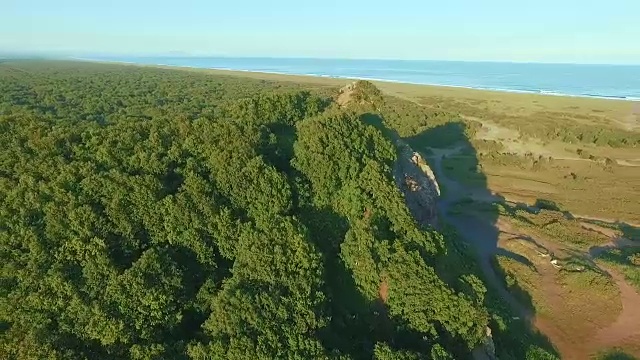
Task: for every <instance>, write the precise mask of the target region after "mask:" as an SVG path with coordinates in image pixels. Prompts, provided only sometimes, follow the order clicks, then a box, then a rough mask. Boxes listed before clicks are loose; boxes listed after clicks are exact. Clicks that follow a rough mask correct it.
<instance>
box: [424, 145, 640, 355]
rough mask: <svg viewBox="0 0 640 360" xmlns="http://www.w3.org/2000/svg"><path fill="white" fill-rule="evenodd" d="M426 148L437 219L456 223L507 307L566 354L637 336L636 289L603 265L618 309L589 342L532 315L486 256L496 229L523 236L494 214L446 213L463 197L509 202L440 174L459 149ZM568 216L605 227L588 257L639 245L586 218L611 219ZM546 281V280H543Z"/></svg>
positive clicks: (492, 251) (549, 245)
mask: <svg viewBox="0 0 640 360" xmlns="http://www.w3.org/2000/svg"><path fill="white" fill-rule="evenodd" d="M430 150H431V151H432V154H433V155H432V156H430V157H429V160H430V161H429V162H430V164H429V165H430V166H431V167H432V169H433V171H434V172H435V175H436V177H437V181H438V183H440V184H441V185H442V186H443V187H444V188H445V189H446V191H445V193H444V194H443V197H441V198H440V199H439V200H438V210H439V213H440V214H441V216H442V218H443V219H445V220H446V221H447V222H448V223H450V224H451V225H453V226H455V227H456V230H457V231H458V233H459V234H460V235H461V236H462V238H464V239H465V240H466V241H467V242H469V243H470V244H471V245H473V246H474V247H475V248H476V251H477V253H478V256H479V265H480V267H481V269H482V271H483V273H484V275H485V278H486V279H487V281H488V282H489V285H491V286H492V287H493V288H494V289H495V290H496V291H497V292H498V294H499V296H500V297H501V298H503V299H504V300H505V301H506V302H507V303H508V304H509V305H510V306H511V307H512V309H513V310H514V311H516V313H518V314H519V315H520V316H521V317H523V318H524V319H526V320H527V321H531V323H532V324H533V325H534V326H535V327H536V328H537V329H538V330H540V331H541V332H543V333H544V334H547V335H548V336H549V337H550V338H553V339H554V344H555V346H557V348H558V350H559V351H560V353H561V354H562V355H563V356H564V357H565V358H568V359H584V358H588V356H589V355H590V354H592V353H593V352H594V351H597V350H600V349H603V348H610V347H614V346H619V345H622V344H624V342H625V341H626V340H628V339H630V338H633V337H634V336H640V294H638V292H636V291H635V289H634V288H633V287H632V286H631V285H629V283H627V282H626V281H625V279H624V277H623V276H622V275H621V274H619V273H617V272H616V271H615V270H614V269H609V268H604V270H605V271H607V272H608V273H609V274H610V275H611V277H612V280H613V281H614V282H615V283H616V285H617V286H618V288H619V289H620V299H621V302H622V311H621V312H620V314H619V315H618V317H617V319H616V320H615V321H614V322H613V323H611V324H610V325H608V326H607V327H605V328H602V329H601V330H599V331H598V333H597V334H596V335H595V336H594V338H593V339H592V340H591V341H589V343H588V344H584V346H579V345H578V344H575V343H574V342H572V341H571V339H570V338H567V336H569V334H564V333H562V332H561V331H560V329H559V328H558V327H557V326H555V325H554V323H553V321H552V320H550V319H545V318H544V317H540V316H535V315H534V313H533V311H532V310H530V309H528V308H526V307H525V306H523V305H522V304H520V303H519V302H518V301H517V299H516V298H515V297H514V296H513V295H512V294H511V293H510V292H509V291H508V289H507V288H506V287H505V285H504V284H503V282H502V281H501V280H500V278H499V276H498V275H497V274H496V272H495V270H494V269H493V266H492V265H491V261H492V259H493V258H494V256H495V255H496V254H497V253H498V251H499V250H500V249H499V247H498V237H499V235H500V233H506V234H510V235H513V236H526V235H524V234H519V232H518V231H515V230H514V229H513V228H512V227H511V226H510V225H509V224H507V223H505V222H501V221H499V220H498V219H495V220H496V221H495V224H494V223H492V222H491V221H490V220H489V221H487V220H486V219H480V218H478V217H475V216H464V215H456V216H452V215H450V214H449V213H448V210H449V208H450V206H451V205H452V204H454V203H455V202H456V201H459V200H461V199H463V198H465V197H471V198H472V199H474V200H475V201H481V202H509V200H508V199H505V198H503V197H501V196H498V195H496V194H493V193H491V191H490V190H488V189H484V190H482V189H481V190H474V191H470V190H469V189H468V188H465V187H464V186H463V185H461V184H460V183H458V182H457V181H455V180H453V179H450V178H448V177H447V176H445V173H444V171H443V169H442V158H443V156H451V155H456V154H458V153H459V152H460V150H461V149H460V148H450V149H430ZM571 216H573V217H574V218H575V219H577V220H579V221H583V223H582V225H583V227H585V228H588V229H590V230H593V231H599V232H604V233H606V234H607V235H608V236H610V237H611V239H612V242H611V243H610V244H607V245H605V246H602V247H598V249H593V251H591V250H590V251H589V254H585V255H586V256H587V257H589V258H591V259H594V258H595V257H596V256H597V255H598V254H599V253H600V252H602V251H605V250H607V249H610V248H612V247H620V246H633V245H635V246H637V245H638V244H637V243H634V242H632V241H630V240H628V239H625V238H620V237H618V233H616V232H615V231H613V230H610V229H606V228H604V227H600V226H596V225H593V224H590V223H588V221H594V220H597V221H601V222H606V223H609V224H616V223H617V221H616V220H611V219H602V218H594V217H587V216H574V215H571ZM634 226H635V225H634ZM539 240H540V239H536V242H538V243H539V244H540V245H541V246H543V247H545V248H546V249H548V250H550V251H552V252H557V251H561V249H559V248H558V247H557V244H555V243H553V242H550V241H542V242H540V241H539ZM549 279H550V278H549ZM546 281H550V280H548V279H547V280H546ZM541 286H543V287H544V288H545V289H548V290H551V289H553V288H554V287H555V284H541ZM556 295H557V296H555V297H558V298H559V297H560V295H558V294H556ZM555 301H562V299H555Z"/></svg>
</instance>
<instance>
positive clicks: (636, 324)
mask: <svg viewBox="0 0 640 360" xmlns="http://www.w3.org/2000/svg"><path fill="white" fill-rule="evenodd" d="M602 268H603V269H604V270H606V271H607V272H608V273H609V275H611V278H612V279H613V280H614V281H615V283H616V285H618V288H619V289H620V300H621V301H622V311H621V312H620V315H618V319H617V320H616V321H615V322H614V323H613V324H611V325H609V326H608V327H606V328H604V329H602V330H600V332H598V334H597V335H596V337H595V339H594V340H595V345H594V347H595V348H603V347H614V346H617V345H620V344H622V343H623V342H624V340H625V339H628V338H630V337H633V336H636V335H640V294H639V293H638V292H637V291H636V289H635V288H633V287H632V286H631V285H629V283H628V282H627V281H626V280H625V279H624V276H622V275H621V274H620V273H618V272H617V271H615V270H613V269H610V268H608V267H602Z"/></svg>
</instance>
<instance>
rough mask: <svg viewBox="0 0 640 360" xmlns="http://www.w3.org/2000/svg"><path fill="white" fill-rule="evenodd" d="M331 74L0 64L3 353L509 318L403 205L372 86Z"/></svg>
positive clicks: (238, 351) (392, 347)
mask: <svg viewBox="0 0 640 360" xmlns="http://www.w3.org/2000/svg"><path fill="white" fill-rule="evenodd" d="M332 91H333V90H332V89H325V88H310V89H301V88H299V86H298V85H295V84H284V83H270V82H265V81H253V80H238V79H235V78H231V77H229V78H227V77H221V76H209V75H206V74H196V73H189V72H182V71H174V70H162V69H151V68H147V69H143V68H137V67H127V66H114V65H97V64H82V63H65V62H14V63H11V62H7V63H3V64H0V143H1V144H2V151H1V152H0V264H1V265H0V266H1V268H0V269H1V270H0V284H1V288H0V300H1V302H0V331H1V337H0V357H2V358H7V359H13V358H15V359H45V358H59V359H78V358H86V359H99V358H132V359H158V358H172V359H176V358H194V359H209V358H212V359H213V358H215V359H275V358H278V359H280V358H298V359H301V358H304V359H309V358H344V359H351V358H353V359H359V358H372V357H375V358H377V359H418V358H433V359H452V358H455V359H460V358H466V357H469V356H470V353H471V351H472V349H474V348H476V347H478V346H480V345H482V343H483V341H485V329H486V326H487V325H488V324H494V323H496V321H497V322H498V324H499V326H498V327H499V328H500V330H499V332H504V333H509V329H507V328H506V326H507V325H506V324H507V323H508V320H504V319H508V317H507V316H503V317H501V316H502V315H500V314H499V313H495V312H493V311H491V313H490V311H489V310H488V308H487V306H488V305H487V304H488V303H489V302H493V301H494V300H491V297H490V296H485V295H486V289H485V287H484V285H483V282H482V281H481V279H480V278H478V276H476V275H474V273H476V271H475V268H474V267H473V265H472V261H470V258H469V257H468V256H467V255H466V254H465V251H464V250H463V249H461V248H458V247H456V245H455V244H452V243H451V239H452V238H451V237H447V238H445V237H443V236H442V235H441V234H440V233H438V232H436V231H434V230H433V229H425V228H422V227H420V226H419V225H418V224H416V222H415V221H414V220H413V218H412V217H411V215H410V214H409V212H408V210H407V209H406V207H405V205H404V201H403V198H402V195H401V193H400V192H399V191H398V190H397V189H396V188H395V185H394V181H393V179H392V175H391V173H392V172H391V167H392V166H393V163H394V160H395V157H396V151H395V147H394V144H393V142H392V141H391V140H390V139H389V136H388V135H387V134H385V132H383V131H381V130H380V129H379V128H377V127H376V126H373V125H370V124H368V123H367V122H365V121H361V120H362V118H363V117H364V116H365V114H364V113H363V112H364V111H365V110H364V108H365V107H366V106H367V104H370V103H371V102H379V103H380V104H382V103H384V101H383V100H382V98H381V95H380V94H378V93H376V92H375V91H373V90H371V89H368V88H367V87H364V90H363V91H364V92H363V93H362V94H360V95H359V96H360V97H359V100H366V101H363V102H362V104H361V105H362V106H359V107H355V108H354V109H353V110H346V109H342V108H339V107H338V106H337V105H336V104H334V103H333V101H332V98H331V94H332ZM390 104H391V105H390ZM392 104H393V103H387V104H384V105H380V106H379V107H376V106H374V107H372V108H374V109H375V108H378V109H382V110H383V113H378V114H376V115H375V116H380V117H383V118H384V117H385V114H386V117H388V118H389V120H387V122H390V123H393V121H394V119H396V118H397V117H398V116H402V114H401V110H397V109H399V108H397V107H394V106H393V105H392ZM390 108H393V109H396V110H395V111H390V110H389V109H390ZM385 109H386V110H385ZM400 109H401V108H400ZM384 111H386V112H384ZM371 116H373V115H371ZM429 116H431V115H429ZM433 116H435V118H437V117H438V116H440V115H438V114H435V115H433ZM435 118H434V119H435ZM424 121H425V122H428V117H426V118H425V119H424ZM437 122H438V121H436V120H434V123H437ZM465 256H467V257H465ZM503 314H506V312H503ZM505 321H506V322H505ZM509 336H514V335H513V334H510V335H509ZM501 341H504V340H501V339H500V338H498V339H496V342H497V345H498V346H502V347H503V350H502V351H503V352H504V354H506V355H511V356H514V357H515V358H518V355H517V354H518V353H517V351H518V350H517V348H522V349H524V350H523V351H524V352H528V354H529V356H530V358H549V357H548V354H546V353H545V352H544V351H543V350H541V349H540V348H537V347H531V348H530V349H529V348H528V343H529V342H530V340H529V339H527V338H524V339H518V340H517V341H519V342H520V343H519V344H518V345H515V344H513V343H512V344H506V343H501ZM510 341H511V340H510ZM513 341H516V340H513ZM499 351H500V350H499ZM523 354H524V353H522V355H523ZM520 358H522V357H520Z"/></svg>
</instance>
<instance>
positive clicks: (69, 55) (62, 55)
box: [0, 49, 640, 66]
mask: <svg viewBox="0 0 640 360" xmlns="http://www.w3.org/2000/svg"><path fill="white" fill-rule="evenodd" d="M4 55H13V56H16V55H18V56H25V59H28V58H32V57H37V56H39V57H49V58H53V59H74V58H86V57H93V56H98V57H120V56H128V57H133V58H145V57H164V58H171V57H172V58H228V59H295V60H354V61H357V60H361V61H362V60H363V61H406V62H420V61H424V62H462V63H499V64H541V65H604V66H640V62H571V61H540V60H484V59H483V60H465V59H424V58H404V59H402V58H378V57H334V56H304V55H300V56H299V55H282V56H273V55H229V54H189V53H186V52H179V51H176V52H175V53H173V54H172V53H171V52H164V53H137V54H136V53H116V52H111V53H106V52H105V53H102V52H85V53H79V52H66V51H58V52H56V51H3V50H1V49H0V58H3V56H4ZM15 59H18V58H17V57H15Z"/></svg>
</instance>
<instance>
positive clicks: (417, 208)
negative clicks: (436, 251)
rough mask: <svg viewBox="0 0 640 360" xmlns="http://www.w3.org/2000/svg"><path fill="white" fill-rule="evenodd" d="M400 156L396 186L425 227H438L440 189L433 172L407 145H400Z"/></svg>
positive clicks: (397, 163) (396, 171)
mask: <svg viewBox="0 0 640 360" xmlns="http://www.w3.org/2000/svg"><path fill="white" fill-rule="evenodd" d="M399 148H400V154H399V156H398V160H397V162H396V167H395V174H394V177H395V180H396V185H397V186H398V188H399V189H400V190H401V191H402V193H403V194H404V198H405V202H406V204H407V208H408V209H409V211H410V212H411V214H412V215H413V217H414V218H415V219H416V220H417V221H418V223H420V224H421V225H423V226H436V225H437V222H438V213H437V207H436V202H437V200H438V197H439V196H440V187H439V186H438V182H437V181H436V177H435V175H434V174H433V171H432V170H431V168H430V167H429V165H428V164H427V162H426V161H425V160H424V158H423V157H422V156H421V155H420V154H419V153H417V152H414V151H413V149H411V148H410V147H409V146H408V145H406V144H399Z"/></svg>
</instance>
